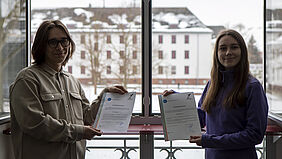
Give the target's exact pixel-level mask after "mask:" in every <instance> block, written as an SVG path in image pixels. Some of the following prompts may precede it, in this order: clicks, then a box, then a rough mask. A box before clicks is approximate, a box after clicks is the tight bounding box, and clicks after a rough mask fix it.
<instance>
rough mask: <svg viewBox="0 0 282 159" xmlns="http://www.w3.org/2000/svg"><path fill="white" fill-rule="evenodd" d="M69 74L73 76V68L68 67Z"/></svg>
mask: <svg viewBox="0 0 282 159" xmlns="http://www.w3.org/2000/svg"><path fill="white" fill-rule="evenodd" d="M68 72H69V73H71V74H72V66H68Z"/></svg>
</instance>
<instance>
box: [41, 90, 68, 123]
mask: <svg viewBox="0 0 282 159" xmlns="http://www.w3.org/2000/svg"><path fill="white" fill-rule="evenodd" d="M40 97H41V99H42V106H43V112H44V114H49V115H51V116H52V117H53V118H55V119H59V118H60V116H61V114H60V105H61V104H62V99H63V96H62V95H61V94H60V93H59V92H58V93H40Z"/></svg>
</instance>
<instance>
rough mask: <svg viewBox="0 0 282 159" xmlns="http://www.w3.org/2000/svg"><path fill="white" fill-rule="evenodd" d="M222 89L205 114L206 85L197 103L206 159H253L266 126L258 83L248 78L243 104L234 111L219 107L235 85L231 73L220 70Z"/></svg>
mask: <svg viewBox="0 0 282 159" xmlns="http://www.w3.org/2000/svg"><path fill="white" fill-rule="evenodd" d="M221 73H222V74H223V81H222V82H223V83H222V84H223V86H222V89H221V90H220V91H219V93H218V96H217V98H216V101H217V102H216V105H215V106H212V107H211V112H210V113H209V114H207V113H206V112H204V111H203V110H201V108H200V107H201V106H202V102H203V97H204V96H205V94H206V92H207V90H208V88H209V85H210V82H208V84H207V85H206V87H205V89H204V92H203V94H202V97H201V99H200V101H199V104H198V114H199V119H200V123H201V127H202V128H203V127H205V126H206V129H207V132H206V133H205V134H203V135H202V147H203V148H205V150H206V151H205V156H206V157H205V158H206V159H256V158H257V154H256V150H255V145H257V144H260V143H261V142H262V140H263V137H264V133H265V130H266V126H267V114H268V104H267V99H266V96H265V93H264V91H263V88H262V86H261V84H260V82H259V81H258V80H257V79H256V78H254V77H252V76H249V80H248V82H247V84H246V89H245V102H244V105H242V106H237V107H236V108H225V107H223V106H222V102H223V99H224V97H225V96H226V95H227V93H228V91H229V90H231V88H232V85H233V83H234V78H233V72H232V71H222V72H221Z"/></svg>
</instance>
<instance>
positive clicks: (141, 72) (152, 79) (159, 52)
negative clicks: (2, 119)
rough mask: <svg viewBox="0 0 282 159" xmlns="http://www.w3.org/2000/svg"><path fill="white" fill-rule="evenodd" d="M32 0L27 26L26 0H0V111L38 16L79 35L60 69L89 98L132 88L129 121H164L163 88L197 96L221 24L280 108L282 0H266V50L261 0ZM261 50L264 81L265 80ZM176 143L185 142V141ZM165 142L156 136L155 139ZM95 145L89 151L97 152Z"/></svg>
mask: <svg viewBox="0 0 282 159" xmlns="http://www.w3.org/2000/svg"><path fill="white" fill-rule="evenodd" d="M30 1H31V13H30V17H31V19H30V24H31V26H30V27H31V31H27V29H28V28H29V27H26V26H27V25H26V19H27V17H26V3H25V1H24V0H0V17H1V21H3V24H2V26H0V27H1V28H0V38H1V41H0V51H1V52H0V77H1V81H0V84H1V87H2V91H0V100H1V101H0V102H1V103H0V105H1V110H0V111H9V105H8V88H9V85H10V84H11V82H13V81H14V78H15V76H16V74H17V73H18V71H19V70H20V69H22V68H23V67H25V66H27V65H28V64H27V63H28V62H29V61H30V60H31V56H30V55H27V53H29V54H30V49H27V48H26V46H29V45H27V44H30V42H27V40H26V39H28V38H27V37H30V41H31V42H32V41H33V38H34V35H35V31H36V30H37V29H38V26H39V25H40V24H41V22H42V21H43V20H48V19H59V20H61V21H62V22H63V23H64V24H65V25H66V26H67V28H68V29H69V31H70V34H71V35H72V38H73V39H74V41H75V43H76V52H75V53H74V56H73V58H71V59H70V60H69V62H68V64H67V65H66V66H65V68H64V69H65V70H66V71H69V72H70V73H72V74H73V76H75V77H76V78H77V79H79V80H80V81H81V83H82V86H83V88H84V90H85V92H86V96H87V98H88V99H89V100H90V101H92V100H94V99H95V98H96V97H97V95H99V93H100V92H101V91H102V89H103V88H105V87H107V86H111V85H123V86H125V87H126V88H127V89H128V90H129V91H135V92H136V93H137V96H136V100H135V106H134V110H133V112H134V113H137V114H138V115H139V116H135V117H134V118H132V119H133V120H132V121H137V122H136V123H141V124H147V125H149V124H151V125H153V124H159V125H160V124H161V122H160V118H159V113H160V110H159V104H158V98H157V95H158V94H161V93H162V92H163V91H164V90H166V89H173V90H175V91H177V92H188V91H189V92H194V93H195V98H196V102H198V100H199V98H200V96H201V93H202V91H203V89H204V87H205V84H206V83H207V82H208V80H209V78H210V68H211V65H212V62H211V59H212V54H213V47H214V42H215V38H216V36H217V34H218V32H219V31H220V30H222V29H226V28H231V29H235V30H237V31H239V32H240V33H241V34H242V35H243V37H244V39H245V41H246V43H247V45H248V50H249V57H250V59H249V61H250V69H251V73H252V74H253V75H254V76H255V77H256V78H258V79H259V80H260V81H261V82H262V83H265V84H266V88H267V96H268V99H269V104H270V110H271V111H274V112H277V113H282V107H281V103H282V94H281V92H282V81H281V79H282V71H281V70H282V65H281V63H282V61H281V59H282V57H281V55H282V54H281V52H282V51H281V48H282V42H281V41H282V40H281V39H282V38H281V36H282V31H281V30H282V22H281V21H282V18H281V17H282V16H281V12H282V11H281V10H282V9H281V7H280V8H279V7H277V6H276V5H275V4H276V3H275V2H278V1H280V0H270V1H268V2H269V3H267V12H266V20H267V23H266V27H267V28H266V42H267V43H266V49H265V50H266V51H267V52H266V53H264V52H263V51H264V48H263V38H262V37H263V36H262V35H263V30H262V28H263V1H257V0H249V1H244V0H237V1H232V3H230V1H223V0H213V1H199V0H173V1H160V0H151V1H150V0H142V1H141V0H140V1H137V0H115V1H105V0H83V1H78V0H59V1H58V0H46V1H43V0H30ZM142 3H143V6H142V7H141V5H142ZM10 13H13V14H10ZM148 13H149V15H148ZM246 15H247V16H246ZM141 19H142V20H141ZM148 19H149V20H150V21H148ZM144 28H145V29H144ZM26 33H28V36H26ZM29 34H30V35H29ZM29 47H30V46H29ZM264 54H266V57H265V59H266V70H265V72H266V81H264V80H263V79H264V76H263V72H264V71H263V69H264V67H263V59H264V57H263V55H264ZM144 57H145V58H144ZM148 57H149V58H148ZM144 94H145V95H144ZM144 112H145V113H144ZM140 116H141V117H140ZM134 119H137V120H134ZM136 123H135V124H136ZM109 142H111V144H112V141H109ZM174 143H175V145H189V143H187V141H179V142H174ZM95 144H97V142H95ZM103 144H104V143H103ZM168 144H169V143H168V142H166V143H164V142H163V141H161V142H156V146H163V145H168ZM132 145H136V142H135V143H134V144H132ZM137 145H138V144H137ZM193 146H194V145H193ZM92 152H93V151H91V152H89V153H88V156H87V157H88V158H91V157H97V154H93V155H92V154H91V153H92ZM186 153H187V152H183V153H179V154H181V156H178V153H177V154H176V156H177V158H183V156H188V155H189V156H191V158H201V157H203V150H196V151H194V150H193V153H191V151H189V152H188V153H187V154H186ZM136 154H138V153H136ZM136 154H135V156H134V157H136V158H137V156H138V155H136ZM159 154H160V153H158V154H157V152H156V155H155V157H156V158H160V157H159ZM183 154H185V155H183ZM103 155H105V153H104V154H103ZM106 155H108V154H106ZM109 156H110V157H108V156H107V157H104V156H98V158H99V157H100V158H113V155H112V154H110V153H109ZM134 157H133V158H134ZM165 157H166V156H165V155H163V156H162V158H165Z"/></svg>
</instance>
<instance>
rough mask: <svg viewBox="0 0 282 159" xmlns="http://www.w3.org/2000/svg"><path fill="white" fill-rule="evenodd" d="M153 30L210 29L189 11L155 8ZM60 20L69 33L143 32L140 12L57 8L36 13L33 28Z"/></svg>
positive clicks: (133, 10) (36, 10) (33, 17)
mask: <svg viewBox="0 0 282 159" xmlns="http://www.w3.org/2000/svg"><path fill="white" fill-rule="evenodd" d="M152 13H153V15H152V27H153V29H160V30H163V29H166V30H170V29H171V30H175V29H184V30H187V29H188V28H205V29H208V28H207V26H206V25H204V24H203V23H202V22H201V21H200V20H199V19H198V18H197V17H196V16H195V15H194V14H193V13H192V12H191V11H190V10H189V9H188V8H184V7H183V8H181V7H178V8H153V9H152ZM48 19H60V20H61V21H62V22H63V23H64V24H65V25H66V26H67V27H68V28H69V29H81V28H84V29H93V28H99V29H118V28H119V29H120V28H127V29H128V28H134V29H141V27H142V24H141V9H140V8H56V9H33V10H32V28H33V29H35V28H38V26H39V25H40V23H41V22H42V21H43V20H48Z"/></svg>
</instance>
